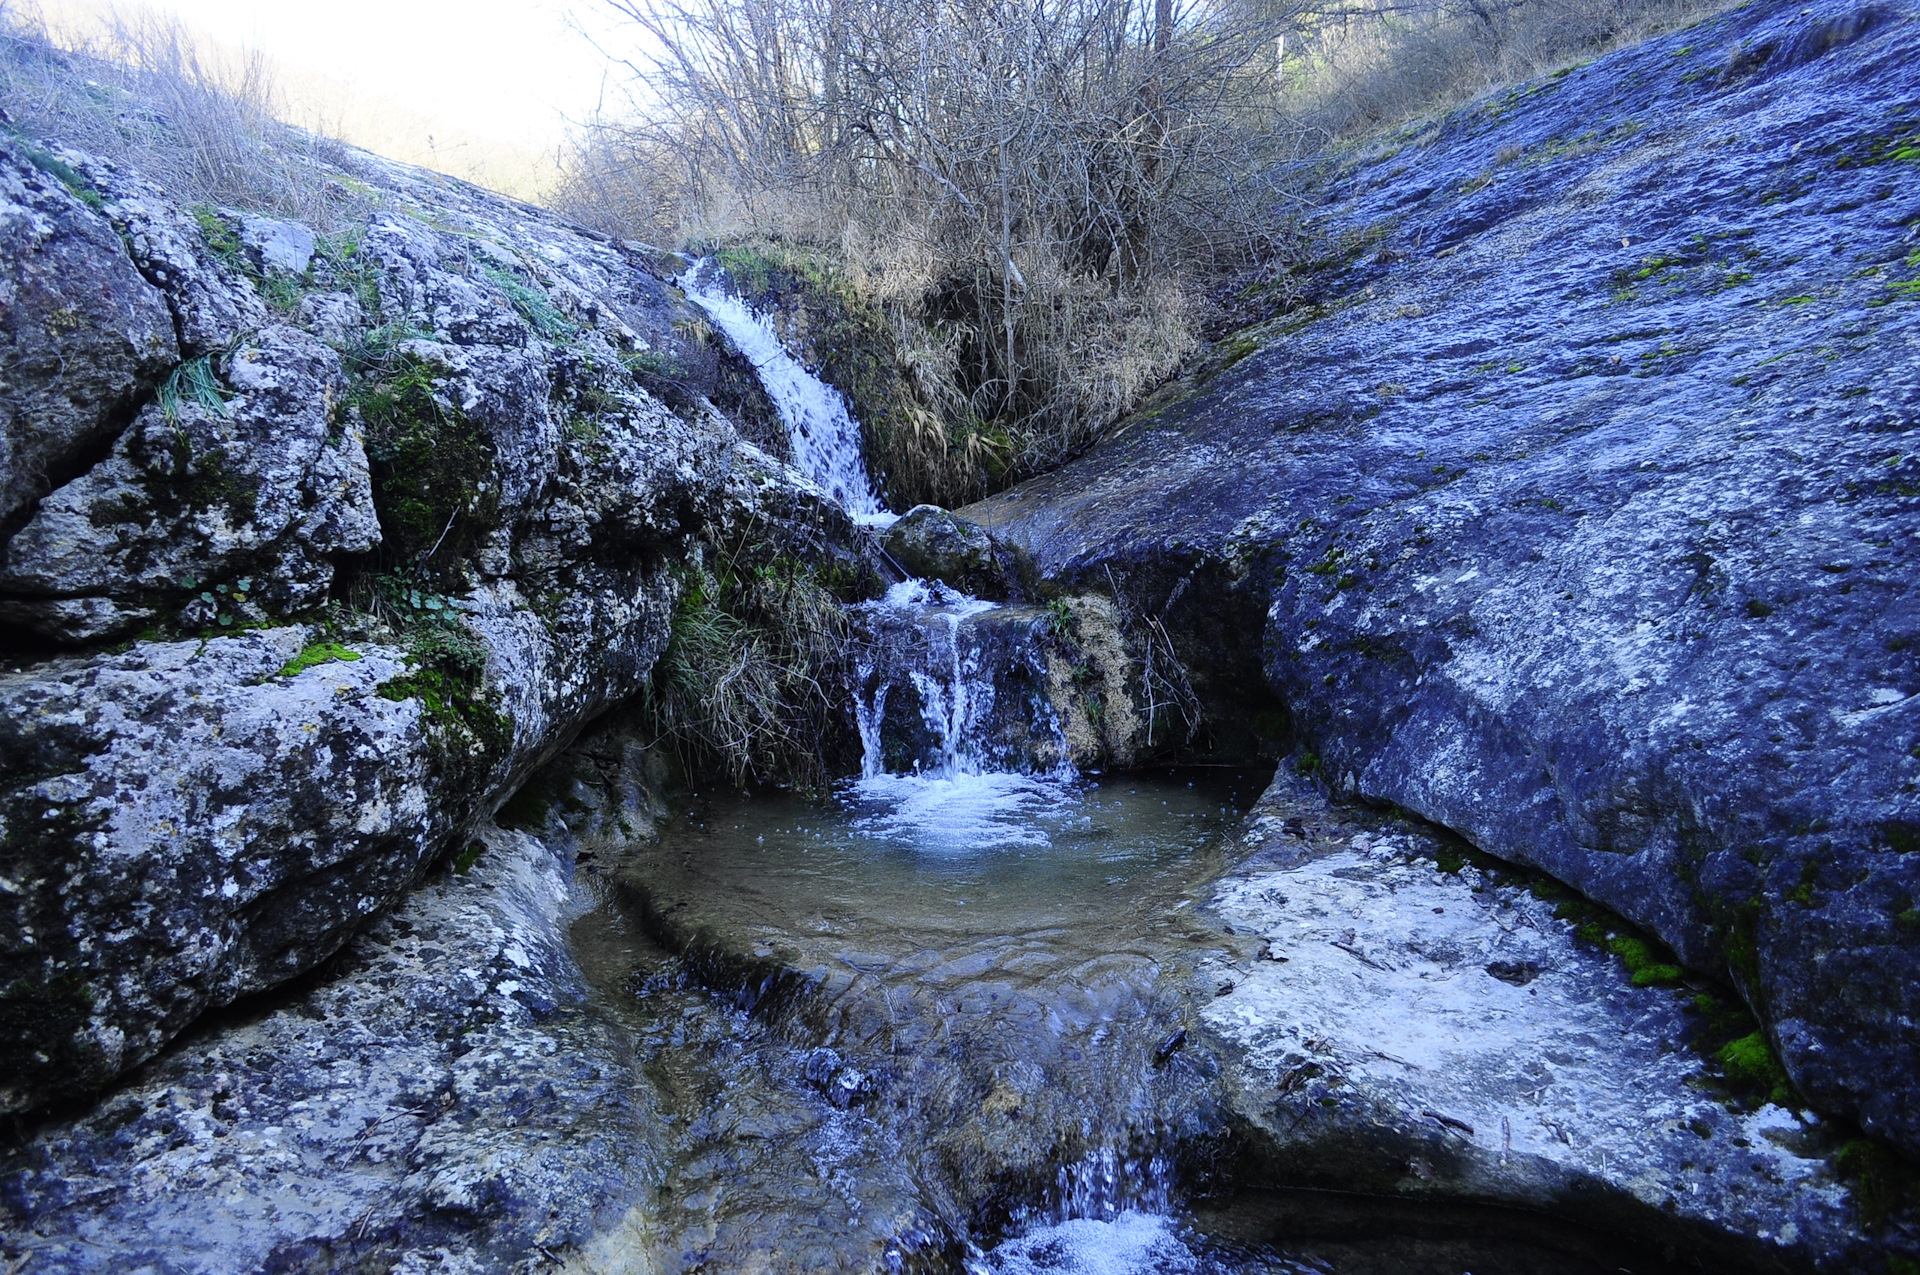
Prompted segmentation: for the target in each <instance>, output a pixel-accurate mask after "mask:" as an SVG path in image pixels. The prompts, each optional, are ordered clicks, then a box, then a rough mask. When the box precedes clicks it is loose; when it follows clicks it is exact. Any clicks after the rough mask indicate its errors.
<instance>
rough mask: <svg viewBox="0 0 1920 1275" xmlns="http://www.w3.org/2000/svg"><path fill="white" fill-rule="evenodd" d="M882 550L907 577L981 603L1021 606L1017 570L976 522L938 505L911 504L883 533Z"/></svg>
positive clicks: (1010, 557) (1011, 557)
mask: <svg viewBox="0 0 1920 1275" xmlns="http://www.w3.org/2000/svg"><path fill="white" fill-rule="evenodd" d="M884 543H885V545H886V550H887V553H888V554H889V555H891V556H892V558H893V560H894V561H895V562H897V563H899V564H900V566H902V567H904V568H905V569H906V572H907V574H908V575H911V576H916V577H918V578H920V579H922V580H938V581H940V582H941V583H942V584H946V585H949V586H951V587H952V588H955V589H958V590H959V591H960V592H962V593H968V594H972V595H973V596H974V597H976V598H985V599H987V600H988V601H990V602H1006V601H1010V600H1011V601H1023V600H1025V599H1024V598H1023V597H1022V593H1021V588H1020V576H1019V565H1018V563H1016V562H1015V561H1014V560H1013V555H1012V554H1011V553H1010V552H1008V551H1007V550H1006V549H1005V548H1004V547H1002V546H1001V545H998V544H996V543H995V542H994V540H993V537H991V536H989V535H988V534H987V533H986V530H985V529H984V528H982V527H981V526H980V525H979V524H977V523H972V522H968V521H967V520H966V519H964V518H961V517H959V516H957V515H955V514H954V513H952V512H950V511H948V510H945V509H942V508H941V507H940V506H938V505H915V506H914V507H913V508H912V509H909V510H907V512H906V513H904V514H902V515H900V521H898V522H896V523H894V524H893V526H891V527H889V528H888V529H887V535H886V540H885V542H884Z"/></svg>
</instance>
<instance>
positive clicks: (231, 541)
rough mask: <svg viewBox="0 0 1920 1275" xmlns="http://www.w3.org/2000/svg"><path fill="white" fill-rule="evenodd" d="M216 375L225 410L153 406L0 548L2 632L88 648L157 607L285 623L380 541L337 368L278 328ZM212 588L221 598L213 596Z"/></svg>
mask: <svg viewBox="0 0 1920 1275" xmlns="http://www.w3.org/2000/svg"><path fill="white" fill-rule="evenodd" d="M223 370H224V373H225V377H224V380H225V384H226V386H229V387H231V392H232V393H233V395H234V397H232V398H231V399H227V398H224V397H222V396H218V395H213V396H209V398H208V399H207V400H206V401H204V402H192V401H182V400H181V399H180V398H179V397H178V396H177V395H176V396H173V397H169V398H165V399H164V400H163V401H161V402H158V403H155V404H153V405H151V406H149V407H148V408H146V409H145V410H144V411H143V412H141V414H140V416H139V418H138V419H137V420H136V421H135V422H134V424H133V425H132V427H131V428H129V429H128V430H127V431H126V432H125V433H124V434H122V435H121V436H120V438H119V441H118V442H116V443H115V444H114V448H113V453H112V455H110V456H109V457H108V458H107V459H106V460H105V461H102V462H101V463H100V464H97V465H95V466H94V467H93V468H92V469H90V470H88V471H87V472H86V473H85V474H83V475H81V476H80V477H79V478H76V479H75V480H74V481H72V482H70V483H68V484H67V485H66V486H64V487H62V488H60V490H59V491H57V492H55V493H53V494H52V495H51V496H48V497H47V498H46V499H45V500H43V501H41V502H40V506H39V509H38V512H37V513H36V514H35V515H34V517H33V519H32V521H30V522H29V523H28V524H27V525H26V527H25V528H24V529H23V530H22V531H21V532H20V534H19V535H17V536H15V537H14V538H13V540H12V541H11V542H10V543H9V544H8V545H7V559H6V568H5V571H4V573H0V591H4V593H6V594H7V595H9V596H8V597H7V598H6V600H5V601H4V602H0V618H4V619H7V620H11V621H13V622H14V623H16V624H19V625H22V626H23V627H28V628H32V629H34V630H37V631H38V632H39V633H40V634H41V635H43V636H45V637H48V638H51V639H54V640H56V641H63V642H86V641H90V640H95V639H99V638H105V637H115V636H118V635H120V634H122V633H125V632H127V631H129V630H130V629H133V628H135V627H139V626H141V625H144V624H148V623H151V622H152V621H154V620H156V619H158V618H160V615H161V613H162V607H163V606H164V605H165V603H166V602H172V603H173V605H174V607H177V608H179V609H178V610H173V611H172V615H171V617H170V618H175V619H177V620H179V621H181V622H183V623H186V624H189V625H194V624H198V625H202V626H213V625H216V624H218V623H219V621H220V616H221V615H222V614H223V613H230V612H236V611H237V612H238V613H239V614H240V615H241V616H242V617H244V618H246V619H254V618H258V617H262V616H265V615H288V614H295V613H298V612H301V611H306V610H310V609H312V608H313V607H315V606H317V605H319V604H320V603H321V602H322V601H324V600H325V599H326V596H327V590H328V587H329V586H330V585H331V584H332V583H333V575H334V568H333V564H334V562H335V561H336V560H338V559H340V558H342V557H345V556H348V555H354V554H363V553H366V552H368V551H369V550H371V549H372V548H373V547H374V546H375V545H377V544H379V543H380V524H379V521H378V519H377V517H376V515H375V512H374V507H373V488H372V483H371V481H370V478H369V475H368V470H367V455H366V451H365V450H364V449H363V447H362V445H361V439H360V433H359V431H358V430H357V429H346V428H342V427H341V424H340V422H339V421H338V420H336V419H334V417H335V414H336V412H337V411H338V409H339V407H340V406H341V405H342V404H344V402H345V400H346V398H347V383H346V377H345V375H344V374H343V373H342V371H341V367H340V357H339V355H337V354H336V353H334V351H333V350H331V349H329V348H328V347H327V346H325V345H324V344H322V343H321V342H320V341H318V340H316V339H315V338H314V337H312V336H309V335H308V334H307V333H305V332H302V331H300V330H298V329H296V328H289V327H278V326H276V327H269V328H266V329H264V330H262V331H261V332H259V333H258V334H256V335H254V336H252V337H250V338H249V339H247V340H246V341H245V343H244V344H243V345H241V347H240V348H239V349H237V350H235V351H234V352H233V353H232V354H231V355H230V356H229V357H227V358H226V359H225V360H224V368H223ZM211 374H212V373H211V370H210V369H209V371H208V375H211ZM203 580H204V581H206V582H207V587H206V588H202V587H201V582H202V581H203ZM215 581H222V582H227V581H230V582H231V585H230V586H229V589H228V590H227V592H228V593H230V594H231V596H230V597H220V598H216V597H214V596H213V595H212V594H211V593H209V592H208V590H209V589H211V588H213V587H214V582H215ZM169 609H170V610H171V608H169ZM232 623H233V617H232V614H228V618H227V624H229V625H231V624H232Z"/></svg>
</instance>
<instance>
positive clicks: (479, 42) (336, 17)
mask: <svg viewBox="0 0 1920 1275" xmlns="http://www.w3.org/2000/svg"><path fill="white" fill-rule="evenodd" d="M148 7H150V8H153V9H158V10H162V11H170V12H172V13H174V14H175V15H177V16H178V17H179V18H180V19H181V20H182V21H183V22H184V23H185V24H186V25H188V26H190V27H192V28H195V29H196V30H198V31H201V32H203V33H204V34H206V35H208V36H211V37H212V38H213V39H215V40H218V41H220V42H221V43H224V44H240V45H246V46H248V47H251V48H256V49H259V50H261V51H262V52H264V53H266V54H268V55H269V56H270V57H272V58H273V60H274V61H276V62H278V63H280V64H281V65H282V66H284V67H286V68H288V69H289V70H300V71H309V72H313V73H316V74H319V75H325V76H327V77H329V78H331V79H334V80H338V81H343V82H345V83H347V84H349V85H351V86H352V87H354V88H355V89H359V90H363V91H366V92H368V93H370V94H377V95H379V96H382V97H385V98H388V99H391V100H392V101H394V102H396V103H398V104H400V105H402V106H406V107H408V108H410V109H412V110H414V111H418V112H419V113H420V114H422V115H426V116H429V117H432V118H435V119H443V120H446V121H447V122H448V123H449V124H452V125H456V126H458V127H460V128H461V129H464V130H465V131H467V132H469V133H475V134H480V135H482V136H485V137H490V138H494V139H497V140H500V141H506V142H512V143H515V144H517V145H521V146H527V147H531V148H533V149H536V150H545V151H551V150H552V149H553V147H554V145H555V144H557V143H558V142H559V140H560V139H561V137H562V135H563V133H564V119H566V118H573V119H580V118H582V117H584V116H586V115H588V114H590V113H591V112H592V111H593V109H594V106H595V105H596V103H597V102H598V101H599V97H600V93H601V89H602V81H603V76H604V74H605V72H606V66H605V61H604V59H603V58H602V57H601V55H600V54H599V53H598V52H596V51H595V50H594V48H593V46H592V45H591V44H590V43H589V42H588V41H587V40H586V39H585V38H584V37H582V36H581V35H580V34H579V32H578V31H577V30H575V29H573V28H572V27H571V26H570V25H569V19H570V18H572V19H575V20H577V21H580V22H582V23H586V24H589V29H595V30H597V31H599V32H606V31H607V30H608V29H609V28H608V26H607V23H606V21H605V20H604V18H603V17H602V13H603V12H604V11H603V10H602V9H601V8H600V7H599V5H598V4H597V3H596V0H148Z"/></svg>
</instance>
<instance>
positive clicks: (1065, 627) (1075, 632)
mask: <svg viewBox="0 0 1920 1275" xmlns="http://www.w3.org/2000/svg"><path fill="white" fill-rule="evenodd" d="M1047 627H1048V628H1049V629H1051V630H1052V632H1053V635H1054V636H1055V637H1059V638H1065V639H1068V640H1069V641H1073V640H1077V639H1078V638H1079V636H1080V622H1079V621H1078V620H1076V619H1075V618H1074V615H1073V608H1072V607H1071V606H1068V605H1067V600H1066V599H1065V598H1054V599H1053V600H1052V601H1050V602H1048V603H1047Z"/></svg>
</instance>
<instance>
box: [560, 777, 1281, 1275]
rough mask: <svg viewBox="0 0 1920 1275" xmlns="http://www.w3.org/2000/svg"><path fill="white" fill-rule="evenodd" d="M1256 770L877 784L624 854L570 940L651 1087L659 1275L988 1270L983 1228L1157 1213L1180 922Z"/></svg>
mask: <svg viewBox="0 0 1920 1275" xmlns="http://www.w3.org/2000/svg"><path fill="white" fill-rule="evenodd" d="M1266 778H1267V776H1266V775H1265V774H1264V773H1262V772H1261V771H1258V770H1253V769H1249V770H1244V771H1243V770H1226V769H1212V770H1199V771H1193V772H1184V773H1167V774H1159V775H1128V776H1126V777H1125V778H1124V779H1101V778H1098V777H1095V778H1090V779H1085V780H1077V781H1066V780H1060V779H1050V778H1036V777H1023V776H1010V775H988V776H959V777H955V778H951V779H901V778H897V777H881V778H879V779H870V780H866V781H863V782H860V783H857V784H852V785H849V786H848V787H847V788H846V789H845V790H844V791H843V792H842V793H841V794H840V795H839V797H838V798H837V799H836V800H835V801H833V802H830V803H810V802H806V801H802V800H799V799H797V798H792V797H788V796H784V795H779V794H758V795H752V796H734V795H725V796H716V797H713V798H711V799H707V800H702V801H699V802H696V803H695V805H694V806H693V808H692V809H691V810H690V811H689V812H688V814H687V815H686V816H685V817H684V818H683V819H681V820H680V821H679V823H678V824H677V825H676V826H675V827H674V828H672V829H671V830H670V831H669V832H668V834H667V835H666V836H665V837H664V838H663V839H662V840H661V841H660V842H659V843H658V844H657V845H654V846H650V847H645V848H641V849H639V850H636V851H635V853H634V854H633V855H632V857H631V858H630V860H629V861H628V862H627V863H626V864H625V865H624V866H623V867H622V868H621V869H620V871H619V872H618V873H617V874H616V880H617V882H618V894H619V897H620V900H621V904H620V906H616V907H612V908H609V909H608V910H606V911H604V912H602V913H598V914H595V915H594V916H591V917H588V918H586V919H585V920H583V921H582V922H581V924H580V926H579V927H578V928H577V929H576V933H575V940H576V946H577V947H578V948H579V949H580V951H581V956H582V960H583V964H584V965H585V966H586V967H587V968H588V970H589V972H590V974H591V975H592V977H593V978H594V980H595V982H596V983H597V984H599V985H600V986H601V987H602V988H603V989H605V990H606V991H607V992H608V994H609V996H610V998H612V999H615V1000H618V1001H619V1002H620V1005H621V1012H622V1013H623V1015H625V1016H626V1017H627V1019H628V1020H629V1021H630V1022H631V1023H632V1025H633V1029H634V1036H635V1039H636V1041H637V1043H638V1046H639V1050H640V1054H641V1060H642V1066H643V1067H644V1068H646V1069H647V1070H648V1071H649V1074H650V1078H651V1080H652V1082H653V1086H652V1087H653V1088H654V1089H655V1090H656V1091H657V1092H658V1093H660V1094H661V1095H662V1105H663V1108H664V1109H665V1110H664V1113H663V1114H664V1123H665V1125H666V1127H667V1128H668V1129H669V1130H670V1135H669V1141H670V1143H671V1144H672V1145H670V1146H667V1147H665V1148H663V1155H664V1158H665V1160H666V1161H667V1162H668V1163H669V1164H670V1165H671V1166H672V1168H671V1170H670V1171H669V1174H668V1182H667V1183H666V1188H665V1189H664V1190H663V1192H662V1193H661V1202H660V1206H659V1211H658V1212H659V1216H658V1222H657V1231H658V1235H659V1237H660V1240H659V1244H660V1248H661V1249H662V1250H663V1251H664V1252H666V1253H667V1254H668V1256H667V1258H666V1259H663V1260H664V1261H665V1264H666V1266H667V1268H668V1269H686V1270H691V1269H696V1268H698V1267H700V1266H701V1265H702V1264H704V1265H705V1266H706V1268H707V1269H712V1270H722V1269H726V1270H731V1269H754V1268H755V1267H756V1266H759V1265H764V1267H765V1268H766V1269H782V1270H785V1269H795V1270H799V1269H821V1270H827V1269H849V1270H857V1269H866V1268H868V1267H877V1268H878V1269H882V1270H884V1269H887V1268H888V1267H889V1266H890V1265H892V1266H898V1267H899V1268H900V1269H908V1268H912V1267H918V1268H925V1269H944V1270H958V1269H962V1268H963V1267H964V1266H965V1265H967V1264H972V1265H974V1267H975V1268H976V1269H999V1268H1000V1266H1003V1265H1005V1263H1006V1262H1016V1264H1015V1265H1012V1266H1005V1268H1006V1269H1008V1270H1016V1269H1024V1268H1023V1267H1020V1266H1018V1265H1017V1261H1021V1260H1028V1259H1026V1258H1019V1257H1018V1256H1017V1255H1016V1254H1014V1253H1013V1252H1012V1251H1011V1250H1009V1252H1008V1253H1007V1254H1004V1255H999V1254H992V1253H990V1252H989V1251H988V1250H990V1249H991V1247H992V1245H993V1244H994V1243H995V1242H997V1241H999V1240H1001V1239H1002V1238H1003V1237H1004V1236H1005V1235H1006V1234H1007V1233H1008V1232H1010V1231H1019V1230H1021V1229H1022V1228H1030V1227H1036V1226H1046V1225H1052V1224H1055V1223H1059V1222H1065V1221H1068V1220H1071V1215H1074V1214H1079V1215H1083V1220H1096V1221H1100V1222H1102V1223H1103V1224H1104V1223H1108V1222H1112V1221H1114V1220H1115V1219H1118V1218H1120V1217H1122V1216H1123V1215H1126V1214H1127V1213H1128V1211H1129V1210H1135V1211H1138V1210H1139V1209H1141V1208H1143V1207H1144V1208H1146V1209H1148V1210H1161V1209H1164V1208H1165V1207H1166V1203H1165V1201H1166V1196H1167V1185H1168V1180H1169V1177H1170V1169H1169V1166H1168V1162H1167V1160H1166V1158H1165V1156H1164V1155H1159V1154H1158V1153H1159V1152H1161V1151H1163V1150H1164V1149H1166V1148H1168V1147H1170V1146H1172V1145H1173V1144H1175V1143H1177V1142H1178V1141H1179V1140H1180V1139H1181V1138H1183V1137H1187V1136H1190V1135H1195V1134H1198V1133H1200V1132H1202V1131H1203V1130H1204V1128H1205V1127H1206V1125H1207V1122H1208V1119H1209V1116H1208V1113H1207V1111H1206V1104H1207V1101H1208V1098H1207V1081H1208V1076H1207V1075H1206V1074H1205V1072H1204V1068H1201V1067H1198V1066H1196V1062H1197V1061H1198V1060H1196V1059H1195V1058H1194V1057H1192V1056H1191V1054H1190V1051H1188V1050H1187V1049H1186V1048H1185V1047H1184V1042H1185V1036H1184V1032H1185V1030H1186V1028H1187V1023H1188V1012H1189V1004H1190V998H1189V987H1188V984H1189V982H1190V981H1191V976H1192V970H1193V963H1194V960H1195V958H1196V957H1197V955H1198V954H1200V953H1201V952H1204V951H1208V950H1211V945H1212V944H1213V943H1214V938H1215V936H1214V935H1213V933H1212V931H1211V930H1210V929H1209V928H1208V927H1207V926H1205V925H1204V924H1201V923H1199V922H1198V921H1197V920H1196V919H1193V912H1194V910H1195V907H1196V900H1197V898H1198V897H1199V893H1200V891H1201V889H1202V888H1203V887H1204V886H1205V884H1206V883H1207V882H1208V881H1209V880H1210V879H1211V878H1212V877H1213V876H1214V875H1215V874H1216V873H1217V872H1218V871H1219V870H1220V869H1221V867H1222V866H1224V864H1225V862H1226V859H1227V853H1228V852H1227V845H1226V843H1227V840H1228V838H1229V837H1230V835H1231V833H1232V831H1233V829H1234V827H1235V825H1236V824H1237V822H1238V820H1239V818H1240V815H1241V813H1242V812H1243V811H1244V809H1245V808H1246V806H1247V804H1248V803H1250V802H1251V801H1252V799H1253V798H1254V797H1255V796H1257V795H1258V793H1259V791H1260V789H1261V787H1262V786H1263V784H1264V782H1265V780H1266ZM1148 1215H1150V1214H1144V1213H1143V1214H1142V1216H1148ZM1155 1225H1158V1223H1155ZM982 1262H987V1263H997V1264H998V1265H988V1266H986V1267H984V1268H982V1267H980V1265H979V1264H980V1263H982ZM1063 1269H1070V1268H1063Z"/></svg>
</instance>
